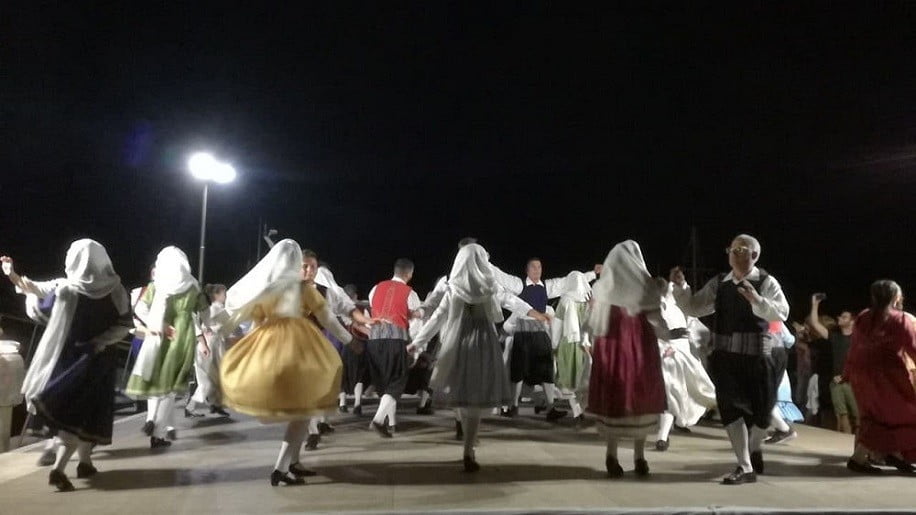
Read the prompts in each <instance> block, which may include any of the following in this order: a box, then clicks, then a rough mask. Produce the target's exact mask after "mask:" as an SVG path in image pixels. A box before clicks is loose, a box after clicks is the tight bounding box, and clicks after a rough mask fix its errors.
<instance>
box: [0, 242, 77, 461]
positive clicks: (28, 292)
mask: <svg viewBox="0 0 916 515" xmlns="http://www.w3.org/2000/svg"><path fill="white" fill-rule="evenodd" d="M0 259H2V260H3V272H4V275H6V276H7V278H8V279H9V280H10V282H11V283H13V286H14V287H15V288H16V293H19V294H22V295H25V312H26V315H28V317H29V318H30V319H31V320H32V321H33V322H35V323H36V324H38V325H41V326H47V325H48V321H49V319H50V316H51V311H52V310H53V308H54V299H55V292H56V291H57V288H58V287H59V286H61V285H65V284H66V283H67V279H66V278H58V279H52V280H50V281H32V280H31V279H29V278H28V277H26V276H20V275H19V274H17V273H16V271H15V270H14V269H13V260H12V258H10V257H9V256H3V258H0ZM57 372H60V370H56V371H55V373H57ZM28 427H29V430H30V431H33V432H35V433H37V434H42V435H45V436H47V437H48V438H47V439H46V440H45V444H44V448H43V449H42V452H41V456H40V457H39V458H38V466H40V467H47V466H50V465H53V464H54V461H55V460H56V459H57V439H56V438H55V434H54V433H55V431H54V430H53V429H51V428H49V427H48V425H47V424H46V423H45V421H44V419H42V418H41V416H39V415H35V414H32V415H30V417H29V426H28Z"/></svg>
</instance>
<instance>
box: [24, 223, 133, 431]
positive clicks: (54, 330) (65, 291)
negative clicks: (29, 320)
mask: <svg viewBox="0 0 916 515" xmlns="http://www.w3.org/2000/svg"><path fill="white" fill-rule="evenodd" d="M64 269H65V271H66V274H67V278H66V279H65V280H64V281H61V284H60V285H59V286H58V288H57V292H56V298H55V300H54V307H53V308H51V317H50V318H49V320H48V327H47V328H45V331H44V333H43V334H42V335H41V340H40V341H39V342H38V347H37V348H36V350H35V355H34V356H33V357H32V363H31V364H30V365H29V371H28V373H27V374H26V376H25V382H24V383H23V385H22V393H23V394H24V395H25V398H26V401H27V402H28V403H29V411H31V412H32V413H34V412H35V410H34V407H33V406H32V404H31V403H32V399H33V398H35V397H36V396H37V395H38V394H40V393H41V392H42V391H44V389H45V387H46V386H47V384H48V381H50V379H51V373H52V372H54V367H55V366H56V365H57V360H58V358H59V357H60V353H61V351H62V350H63V347H64V342H65V341H66V339H67V334H68V333H69V332H70V326H71V325H72V324H73V314H74V313H75V312H76V304H77V301H78V300H79V297H78V296H79V295H84V296H86V297H89V298H92V299H101V298H103V297H105V296H107V295H111V300H112V302H113V303H114V305H115V308H116V309H117V310H118V313H119V314H123V313H126V312H128V311H129V310H130V301H129V299H128V297H127V292H126V291H125V290H124V288H123V287H122V286H121V278H120V277H119V276H118V274H116V273H115V271H114V267H113V266H112V265H111V258H109V257H108V252H106V251H105V247H103V246H102V245H101V244H99V243H98V242H96V241H94V240H90V239H82V240H77V241H74V242H73V243H71V244H70V249H69V250H67V257H66V260H65V267H64Z"/></svg>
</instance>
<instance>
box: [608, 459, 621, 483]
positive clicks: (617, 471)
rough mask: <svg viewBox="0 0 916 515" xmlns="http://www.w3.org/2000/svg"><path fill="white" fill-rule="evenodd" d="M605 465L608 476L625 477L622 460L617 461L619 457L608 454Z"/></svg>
mask: <svg viewBox="0 0 916 515" xmlns="http://www.w3.org/2000/svg"><path fill="white" fill-rule="evenodd" d="M604 467H605V468H606V469H607V475H608V477H612V478H619V477H623V467H621V466H620V462H618V461H617V458H615V457H613V456H608V457H607V458H605V459H604Z"/></svg>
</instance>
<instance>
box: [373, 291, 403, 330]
mask: <svg viewBox="0 0 916 515" xmlns="http://www.w3.org/2000/svg"><path fill="white" fill-rule="evenodd" d="M412 291H413V289H412V288H411V287H410V286H407V285H406V284H404V283H402V282H400V281H394V280H389V281H382V282H380V283H378V284H377V285H375V293H373V294H372V317H373V318H384V319H386V320H389V321H390V322H391V323H392V324H394V325H396V326H398V327H400V328H402V329H407V328H408V327H409V324H408V321H409V320H410V309H409V308H408V307H407V297H408V296H410V292H412Z"/></svg>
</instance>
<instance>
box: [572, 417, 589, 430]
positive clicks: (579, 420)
mask: <svg viewBox="0 0 916 515" xmlns="http://www.w3.org/2000/svg"><path fill="white" fill-rule="evenodd" d="M573 425H574V426H575V428H576V429H585V427H586V426H587V425H588V422H586V420H585V415H579V416H578V417H576V418H574V419H573Z"/></svg>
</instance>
